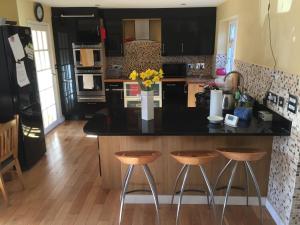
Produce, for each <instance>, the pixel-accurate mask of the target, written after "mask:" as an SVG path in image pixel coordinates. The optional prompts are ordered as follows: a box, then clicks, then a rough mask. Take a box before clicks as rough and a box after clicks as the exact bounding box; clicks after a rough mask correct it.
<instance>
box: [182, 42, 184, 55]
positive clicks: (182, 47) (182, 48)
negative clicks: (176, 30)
mask: <svg viewBox="0 0 300 225" xmlns="http://www.w3.org/2000/svg"><path fill="white" fill-rule="evenodd" d="M183 50H184V47H183V42H182V43H181V53H183Z"/></svg>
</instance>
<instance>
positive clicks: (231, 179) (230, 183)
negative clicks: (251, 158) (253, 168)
mask: <svg viewBox="0 0 300 225" xmlns="http://www.w3.org/2000/svg"><path fill="white" fill-rule="evenodd" d="M237 166H238V162H235V164H234V166H233V169H232V172H231V176H230V179H229V182H228V186H227V190H226V196H225V201H224V206H223V211H222V215H221V225H222V224H223V220H224V214H225V208H226V205H227V201H228V196H229V193H230V190H231V185H232V182H233V180H234V175H235V172H236V168H237Z"/></svg>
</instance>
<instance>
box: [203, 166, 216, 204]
mask: <svg viewBox="0 0 300 225" xmlns="http://www.w3.org/2000/svg"><path fill="white" fill-rule="evenodd" d="M199 167H200V171H201V174H202V176H203V178H204V181H205V183H206V186H207V189H208V192H209V195H210V198H211V202H212V204H213V208H214V207H215V200H214V194H213V192H212V188H211V186H210V183H209V180H208V178H207V175H206V173H205V169H204V168H203V166H201V165H200V166H199ZM209 202H210V201H209Z"/></svg>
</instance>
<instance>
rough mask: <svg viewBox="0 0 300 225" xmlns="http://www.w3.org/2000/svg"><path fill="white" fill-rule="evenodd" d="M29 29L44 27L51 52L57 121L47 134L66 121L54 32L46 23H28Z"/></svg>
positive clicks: (46, 131)
mask: <svg viewBox="0 0 300 225" xmlns="http://www.w3.org/2000/svg"><path fill="white" fill-rule="evenodd" d="M27 25H28V27H30V28H31V29H34V28H39V27H43V28H44V29H45V30H46V31H47V34H48V35H47V41H48V43H47V44H48V50H49V57H50V64H51V73H52V78H53V79H52V80H53V90H54V96H55V104H56V113H57V120H56V121H55V122H54V123H52V124H51V125H50V126H48V127H47V128H46V129H45V128H44V133H45V134H47V133H49V132H50V131H51V130H53V129H54V128H55V127H57V126H58V125H59V124H61V123H63V122H64V121H65V118H64V116H63V115H62V109H61V99H60V95H59V93H60V92H59V83H58V77H57V73H56V69H55V56H54V51H53V49H54V47H53V46H54V45H53V43H54V42H53V35H51V34H53V33H52V30H51V29H50V25H49V23H46V22H36V21H30V20H28V21H27Z"/></svg>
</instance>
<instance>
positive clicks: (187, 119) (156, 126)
mask: <svg viewBox="0 0 300 225" xmlns="http://www.w3.org/2000/svg"><path fill="white" fill-rule="evenodd" d="M260 107H261V106H259V107H256V108H255V109H254V111H253V118H252V120H251V121H249V122H239V124H238V127H237V128H233V127H229V126H227V125H224V124H221V125H213V124H209V122H208V120H207V116H208V111H207V110H199V109H196V108H182V107H178V108H175V107H174V108H156V109H155V119H154V120H153V121H149V122H147V121H142V120H141V111H140V109H135V108H127V109H125V108H124V109H114V110H109V109H106V110H103V111H102V112H99V114H97V115H96V116H95V117H94V118H92V119H91V120H89V121H88V122H87V124H86V125H85V127H84V131H85V132H86V133H87V134H90V135H97V136H98V142H99V159H100V161H99V162H100V163H99V166H100V171H101V177H102V185H103V187H104V188H108V189H120V188H121V182H122V179H123V176H124V173H125V172H126V169H127V168H126V166H125V165H121V164H120V162H119V161H118V160H117V159H116V158H115V157H114V153H115V152H117V151H123V150H124V151H126V150H158V151H161V153H162V156H161V157H160V158H159V159H158V160H156V161H155V162H154V163H152V164H150V168H151V170H152V172H153V175H154V178H155V181H156V183H157V187H158V192H159V194H160V195H170V194H171V193H172V189H173V186H174V182H175V179H176V176H177V174H178V171H179V170H180V164H178V163H177V162H176V161H175V160H174V159H173V158H171V157H170V152H172V151H178V150H199V151H201V150H214V149H216V148H217V147H238V146H239V147H252V148H258V149H261V150H264V151H267V153H268V154H267V156H266V157H265V158H264V159H263V160H261V161H259V162H256V163H254V165H253V168H254V170H255V173H256V174H257V180H258V183H259V185H260V188H261V192H262V195H263V196H266V194H267V187H268V177H269V167H270V157H271V152H272V140H273V136H289V135H290V127H291V122H290V121H288V120H286V119H284V118H283V117H281V116H279V115H277V114H275V113H274V115H273V118H274V119H273V121H272V122H263V121H260V120H258V119H257V117H256V115H257V110H258V109H260ZM225 163H226V160H225V159H224V158H222V157H219V158H218V159H217V160H216V161H215V162H214V163H212V164H209V165H206V166H205V167H206V171H207V175H208V177H209V180H210V182H211V183H214V181H215V179H216V176H217V174H218V173H219V171H220V170H221V169H222V168H223V166H224V165H225ZM227 172H228V173H229V171H227ZM243 173H244V169H243V168H242V167H241V168H240V169H238V171H237V176H236V179H235V181H234V185H235V186H244V184H245V179H244V178H245V176H244V174H243ZM224 177H226V176H224ZM224 177H223V179H221V180H220V185H221V186H222V185H225V184H226V182H227V179H225V178H224ZM201 185H202V187H204V184H203V183H202V181H201V178H200V174H199V171H198V170H192V172H191V176H190V181H189V183H188V186H189V188H191V189H195V188H199V186H201ZM145 187H147V181H146V179H145V178H144V176H143V174H142V171H141V170H137V171H136V172H135V174H134V176H133V177H132V182H131V184H130V185H129V189H130V188H134V189H143V188H145ZM219 193H220V192H219ZM219 193H217V195H218V194H219ZM232 194H233V195H244V193H242V192H241V191H236V190H233V191H232ZM250 196H255V191H254V188H252V187H251V188H250Z"/></svg>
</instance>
